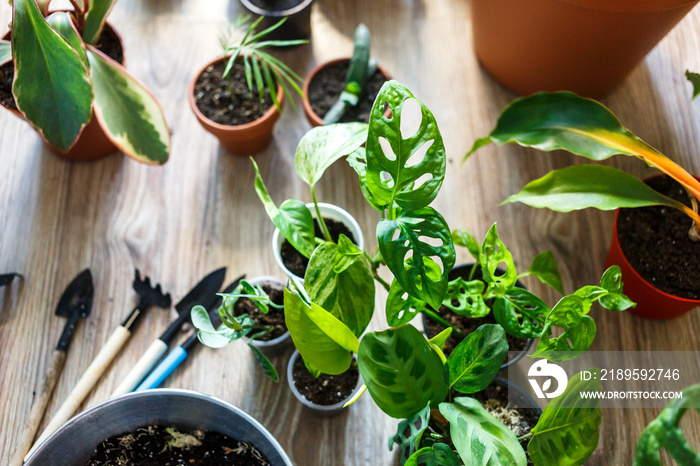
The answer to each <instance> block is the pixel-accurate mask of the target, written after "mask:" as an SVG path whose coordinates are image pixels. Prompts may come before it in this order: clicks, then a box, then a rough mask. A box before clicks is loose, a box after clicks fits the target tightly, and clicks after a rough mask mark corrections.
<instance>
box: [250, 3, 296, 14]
mask: <svg viewBox="0 0 700 466" xmlns="http://www.w3.org/2000/svg"><path fill="white" fill-rule="evenodd" d="M302 1H303V0H250V3H252V4H253V5H255V6H257V7H258V8H263V9H265V10H267V11H284V10H289V9H290V8H294V7H295V6H297V5H299V4H300V3H302Z"/></svg>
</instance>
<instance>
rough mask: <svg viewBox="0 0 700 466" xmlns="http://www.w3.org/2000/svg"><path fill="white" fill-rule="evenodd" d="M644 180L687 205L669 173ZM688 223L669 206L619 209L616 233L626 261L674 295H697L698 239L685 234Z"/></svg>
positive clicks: (699, 284) (699, 275) (699, 287)
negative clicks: (694, 239)
mask: <svg viewBox="0 0 700 466" xmlns="http://www.w3.org/2000/svg"><path fill="white" fill-rule="evenodd" d="M645 182H646V183H647V184H648V185H649V186H651V187H652V188H653V189H654V190H656V191H658V192H660V193H661V194H664V195H666V196H668V197H671V198H673V199H675V200H677V201H679V202H682V203H683V204H685V205H687V206H690V198H689V197H688V193H687V192H686V191H685V189H684V188H683V187H682V186H681V185H680V184H679V183H678V182H676V181H675V180H673V179H671V178H670V177H668V176H658V177H653V178H650V179H648V180H646V181H645ZM690 225H691V221H690V220H689V218H688V216H687V215H685V214H684V213H683V212H680V211H679V210H676V209H672V208H670V207H640V208H636V209H620V214H619V217H618V222H617V237H618V239H619V241H620V247H621V248H622V252H623V253H624V254H625V257H626V258H627V260H628V261H629V263H630V265H631V266H632V267H633V268H634V269H635V270H636V271H637V273H639V275H641V276H642V277H643V278H644V279H645V280H646V281H647V282H649V283H650V284H652V285H653V286H655V287H656V288H658V289H660V290H661V291H664V292H666V293H669V294H672V295H674V296H678V297H681V298H687V299H700V242H694V241H691V240H690V239H689V238H688V230H689V229H690ZM623 280H624V277H623Z"/></svg>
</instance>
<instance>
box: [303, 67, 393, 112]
mask: <svg viewBox="0 0 700 466" xmlns="http://www.w3.org/2000/svg"><path fill="white" fill-rule="evenodd" d="M349 67H350V62H349V61H343V62H339V63H335V64H332V65H328V66H326V67H324V68H323V69H321V70H320V71H319V72H318V73H316V75H315V76H314V78H313V79H312V80H311V82H310V83H309V95H308V98H309V103H310V104H311V108H312V109H313V111H314V113H316V115H318V116H319V117H321V119H323V117H325V116H326V113H328V110H330V109H331V107H332V106H333V104H334V103H335V102H336V100H338V97H339V96H340V93H341V92H343V90H344V89H345V79H346V78H347V74H348V68H349ZM386 81H387V79H386V77H385V76H384V74H382V72H381V71H379V70H378V69H377V70H376V71H375V72H374V74H373V75H372V76H371V77H370V78H369V80H368V81H367V83H366V84H365V87H364V89H363V90H362V93H361V94H360V100H359V102H358V103H357V105H355V106H354V107H350V108H349V109H347V111H346V112H345V114H344V115H343V117H342V118H341V119H340V123H349V122H353V121H360V122H363V123H369V114H370V112H371V110H372V105H374V100H375V99H376V98H377V94H379V90H380V89H381V88H382V86H383V85H384V83H385V82H386Z"/></svg>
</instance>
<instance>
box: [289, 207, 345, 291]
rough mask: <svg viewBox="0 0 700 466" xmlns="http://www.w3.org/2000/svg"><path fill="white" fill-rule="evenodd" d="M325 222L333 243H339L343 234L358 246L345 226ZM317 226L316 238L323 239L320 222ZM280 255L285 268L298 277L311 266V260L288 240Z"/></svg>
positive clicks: (330, 221)
mask: <svg viewBox="0 0 700 466" xmlns="http://www.w3.org/2000/svg"><path fill="white" fill-rule="evenodd" d="M324 221H325V223H326V227H328V232H329V233H330V234H331V238H333V241H335V242H336V243H337V242H338V238H339V237H340V235H341V234H343V235H345V236H347V237H348V239H349V240H350V241H352V242H353V243H355V244H357V242H356V239H355V236H354V235H353V234H352V232H351V231H350V229H349V228H348V227H347V226H346V225H345V224H343V223H342V222H338V221H336V220H332V219H328V218H324ZM315 224H316V232H315V234H316V237H317V238H323V232H322V231H321V226H320V225H319V224H318V221H315ZM280 255H281V256H282V263H283V264H284V266H285V267H287V270H289V271H290V272H292V273H293V274H294V275H296V276H297V277H303V276H304V274H306V267H308V265H309V259H308V258H306V257H304V256H303V255H302V254H301V253H300V252H299V251H297V250H296V249H294V246H292V245H291V243H290V242H289V241H287V240H286V239H285V240H283V241H282V247H281V248H280Z"/></svg>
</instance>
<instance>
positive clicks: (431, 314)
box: [422, 309, 466, 338]
mask: <svg viewBox="0 0 700 466" xmlns="http://www.w3.org/2000/svg"><path fill="white" fill-rule="evenodd" d="M422 312H423V314H425V315H426V316H428V318H429V319H430V320H432V321H434V322H437V323H438V324H440V325H442V326H443V327H449V328H451V329H452V333H453V334H454V335H455V336H457V337H459V338H464V337H465V336H466V335H464V333H462V332H461V331H459V330H458V329H456V328H455V327H454V326H453V325H450V324H449V323H448V322H447V321H446V320H445V319H443V318H442V317H440V316H439V315H437V313H435V311H432V310H430V309H424V310H423V311H422Z"/></svg>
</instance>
